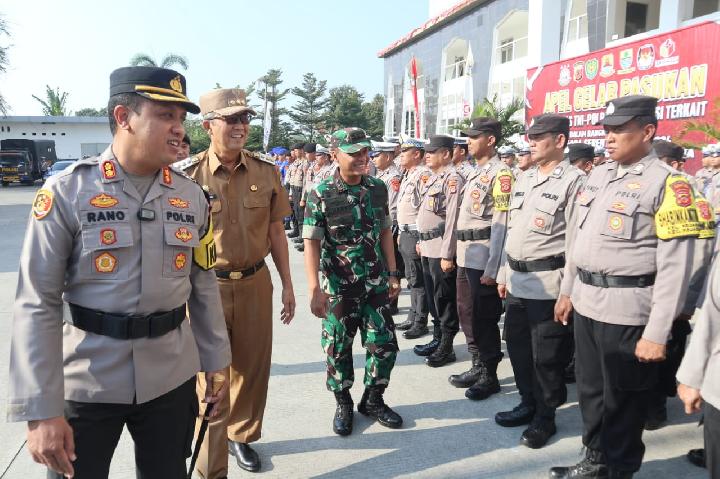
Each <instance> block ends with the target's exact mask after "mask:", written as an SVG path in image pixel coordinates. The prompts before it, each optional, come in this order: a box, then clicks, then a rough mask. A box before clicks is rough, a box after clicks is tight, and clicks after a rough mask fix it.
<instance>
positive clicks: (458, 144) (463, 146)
mask: <svg viewBox="0 0 720 479" xmlns="http://www.w3.org/2000/svg"><path fill="white" fill-rule="evenodd" d="M452 162H453V165H454V166H455V171H457V172H458V173H459V174H460V176H462V178H463V181H467V179H468V177H469V176H470V175H472V174H473V173H474V172H475V160H474V159H473V158H472V157H471V156H470V155H469V153H468V141H467V138H466V137H462V136H461V137H459V138H455V146H454V147H453V157H452Z"/></svg>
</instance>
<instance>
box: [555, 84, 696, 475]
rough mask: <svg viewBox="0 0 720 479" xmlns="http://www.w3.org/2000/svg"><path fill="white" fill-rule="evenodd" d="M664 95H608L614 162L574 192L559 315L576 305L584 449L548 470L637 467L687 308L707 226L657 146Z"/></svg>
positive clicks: (599, 471) (565, 316)
mask: <svg viewBox="0 0 720 479" xmlns="http://www.w3.org/2000/svg"><path fill="white" fill-rule="evenodd" d="M656 106H657V99H656V98H652V97H648V96H641V95H631V96H627V97H623V98H618V99H616V100H612V101H610V102H608V104H607V107H606V111H605V116H604V118H603V119H602V120H601V123H602V125H603V126H604V128H605V134H606V136H605V145H606V147H607V151H608V153H609V155H610V158H611V159H612V160H613V161H609V162H606V163H603V164H602V165H600V166H596V167H595V169H593V171H592V173H591V174H590V175H589V176H588V179H587V182H586V184H585V187H584V189H583V191H582V193H581V194H580V196H578V198H577V202H578V205H577V219H576V221H577V226H576V227H575V228H573V229H571V230H568V233H567V234H568V235H572V236H573V237H574V238H573V239H571V240H570V241H571V244H572V245H573V247H572V249H571V250H570V251H568V253H567V255H568V256H567V258H566V261H567V262H566V265H565V271H564V277H563V282H562V285H561V290H560V297H559V298H558V302H557V304H556V307H555V316H556V320H557V321H560V322H562V323H563V324H565V323H567V322H568V321H569V320H570V317H569V316H570V312H571V309H572V308H574V310H575V311H574V326H575V344H576V361H577V362H576V368H577V385H578V388H577V390H578V397H579V402H580V410H581V413H582V419H583V438H582V439H583V445H584V446H585V447H586V456H585V458H584V459H583V460H582V461H581V462H580V463H578V464H576V465H574V466H571V467H554V468H552V469H551V470H550V476H551V477H598V476H600V477H602V476H603V475H605V476H608V477H613V478H627V477H632V475H633V474H634V473H635V472H636V471H637V470H638V469H640V465H641V464H642V458H643V454H644V452H645V446H644V444H643V442H642V432H643V426H644V423H645V416H646V411H647V406H648V397H649V393H650V390H651V389H652V388H653V387H654V385H655V383H656V381H657V378H658V363H659V362H660V361H662V360H663V359H665V355H666V343H667V340H668V337H669V334H670V330H671V327H672V323H673V320H674V319H675V318H676V317H677V314H678V313H679V312H680V310H681V309H682V307H683V304H684V301H685V298H686V293H687V285H688V282H689V280H690V277H691V274H692V266H693V265H692V263H693V260H692V258H693V254H694V249H695V243H696V241H697V236H698V234H699V232H700V228H701V225H700V224H699V222H698V217H697V214H696V211H695V208H696V206H695V200H694V198H693V192H692V187H691V185H690V183H689V182H688V181H687V179H686V178H685V177H684V176H682V175H680V174H678V173H677V171H675V170H672V169H671V168H669V167H668V166H667V165H666V164H665V163H663V162H662V161H660V160H658V158H657V156H656V155H655V152H654V151H653V150H652V140H653V137H654V136H655V131H656V128H657V118H656V116H655V108H656Z"/></svg>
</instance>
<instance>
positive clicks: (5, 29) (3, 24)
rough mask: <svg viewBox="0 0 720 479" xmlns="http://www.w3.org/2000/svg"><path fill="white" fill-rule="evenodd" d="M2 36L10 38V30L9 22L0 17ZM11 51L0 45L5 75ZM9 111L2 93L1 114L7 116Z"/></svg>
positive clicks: (0, 55) (2, 71)
mask: <svg viewBox="0 0 720 479" xmlns="http://www.w3.org/2000/svg"><path fill="white" fill-rule="evenodd" d="M2 36H7V37H10V30H8V27H7V22H5V19H3V18H2V17H0V37H2ZM9 49H10V47H9V46H2V45H0V73H5V71H7V66H8V57H7V54H8V50H9ZM9 109H10V106H9V105H8V104H7V101H5V97H3V96H2V93H0V113H2V114H3V115H7V113H8V110H9Z"/></svg>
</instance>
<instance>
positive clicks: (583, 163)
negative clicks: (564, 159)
mask: <svg viewBox="0 0 720 479" xmlns="http://www.w3.org/2000/svg"><path fill="white" fill-rule="evenodd" d="M594 154H595V148H593V146H592V145H588V144H586V143H572V144H570V145H568V161H570V164H571V165H573V166H574V167H575V168H577V169H578V170H580V171H581V172H582V174H583V175H587V174H588V173H590V170H592V169H593V158H594V156H593V155H594Z"/></svg>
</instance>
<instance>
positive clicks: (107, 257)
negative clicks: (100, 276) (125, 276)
mask: <svg viewBox="0 0 720 479" xmlns="http://www.w3.org/2000/svg"><path fill="white" fill-rule="evenodd" d="M116 267H117V259H116V258H115V256H113V255H111V254H110V253H108V252H105V253H102V254H101V255H99V256H98V257H97V258H95V270H96V271H97V272H98V273H112V272H113V271H115V268H116Z"/></svg>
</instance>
